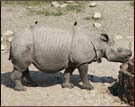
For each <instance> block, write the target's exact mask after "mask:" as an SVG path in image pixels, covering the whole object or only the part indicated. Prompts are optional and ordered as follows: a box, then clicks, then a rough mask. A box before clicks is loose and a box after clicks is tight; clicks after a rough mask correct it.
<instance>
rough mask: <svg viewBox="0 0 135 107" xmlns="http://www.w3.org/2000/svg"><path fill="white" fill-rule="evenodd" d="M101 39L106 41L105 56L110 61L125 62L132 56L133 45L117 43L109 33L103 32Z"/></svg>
mask: <svg viewBox="0 0 135 107" xmlns="http://www.w3.org/2000/svg"><path fill="white" fill-rule="evenodd" d="M100 40H101V41H102V42H103V43H104V49H103V50H104V55H103V57H104V58H106V59H107V60H108V61H110V62H121V63H124V62H126V61H128V60H129V58H130V57H131V56H132V51H131V47H129V46H127V47H125V46H123V44H121V43H119V42H118V43H116V42H115V41H114V39H113V38H111V37H109V36H108V35H107V34H101V36H100Z"/></svg>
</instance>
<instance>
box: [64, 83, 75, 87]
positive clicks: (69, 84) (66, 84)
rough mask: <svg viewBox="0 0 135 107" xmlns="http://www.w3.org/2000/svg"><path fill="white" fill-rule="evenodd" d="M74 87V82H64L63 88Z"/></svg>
mask: <svg viewBox="0 0 135 107" xmlns="http://www.w3.org/2000/svg"><path fill="white" fill-rule="evenodd" d="M66 87H67V88H73V87H74V85H73V84H72V83H66V82H64V83H63V84H62V88H66Z"/></svg>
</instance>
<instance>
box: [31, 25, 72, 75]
mask: <svg viewBox="0 0 135 107" xmlns="http://www.w3.org/2000/svg"><path fill="white" fill-rule="evenodd" d="M33 31H34V32H33V36H34V45H33V46H34V64H35V65H36V66H37V67H38V68H39V69H40V70H43V71H46V72H47V71H49V72H51V71H58V70H60V69H62V68H66V67H67V66H68V61H69V60H68V57H69V52H70V47H71V41H72V35H73V34H72V32H71V31H66V30H64V29H57V28H54V29H51V28H49V27H40V28H35V29H34V30H33Z"/></svg>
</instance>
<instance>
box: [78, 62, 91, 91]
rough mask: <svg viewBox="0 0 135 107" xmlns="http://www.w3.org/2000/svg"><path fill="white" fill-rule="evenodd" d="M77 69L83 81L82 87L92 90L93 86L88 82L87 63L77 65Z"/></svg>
mask: <svg viewBox="0 0 135 107" xmlns="http://www.w3.org/2000/svg"><path fill="white" fill-rule="evenodd" d="M78 69H79V73H80V77H81V80H82V82H83V85H82V89H88V90H92V89H93V86H92V85H91V84H90V82H89V80H88V76H87V72H88V64H83V65H81V66H79V67H78Z"/></svg>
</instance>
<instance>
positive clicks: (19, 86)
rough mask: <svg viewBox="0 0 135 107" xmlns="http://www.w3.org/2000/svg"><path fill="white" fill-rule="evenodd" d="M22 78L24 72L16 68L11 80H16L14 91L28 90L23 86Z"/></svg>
mask: <svg viewBox="0 0 135 107" xmlns="http://www.w3.org/2000/svg"><path fill="white" fill-rule="evenodd" d="M21 78H22V72H20V71H19V70H17V69H16V68H14V70H13V72H12V74H11V79H12V80H14V82H15V88H14V89H15V90H17V91H26V88H25V87H24V86H23V85H22V82H21Z"/></svg>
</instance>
